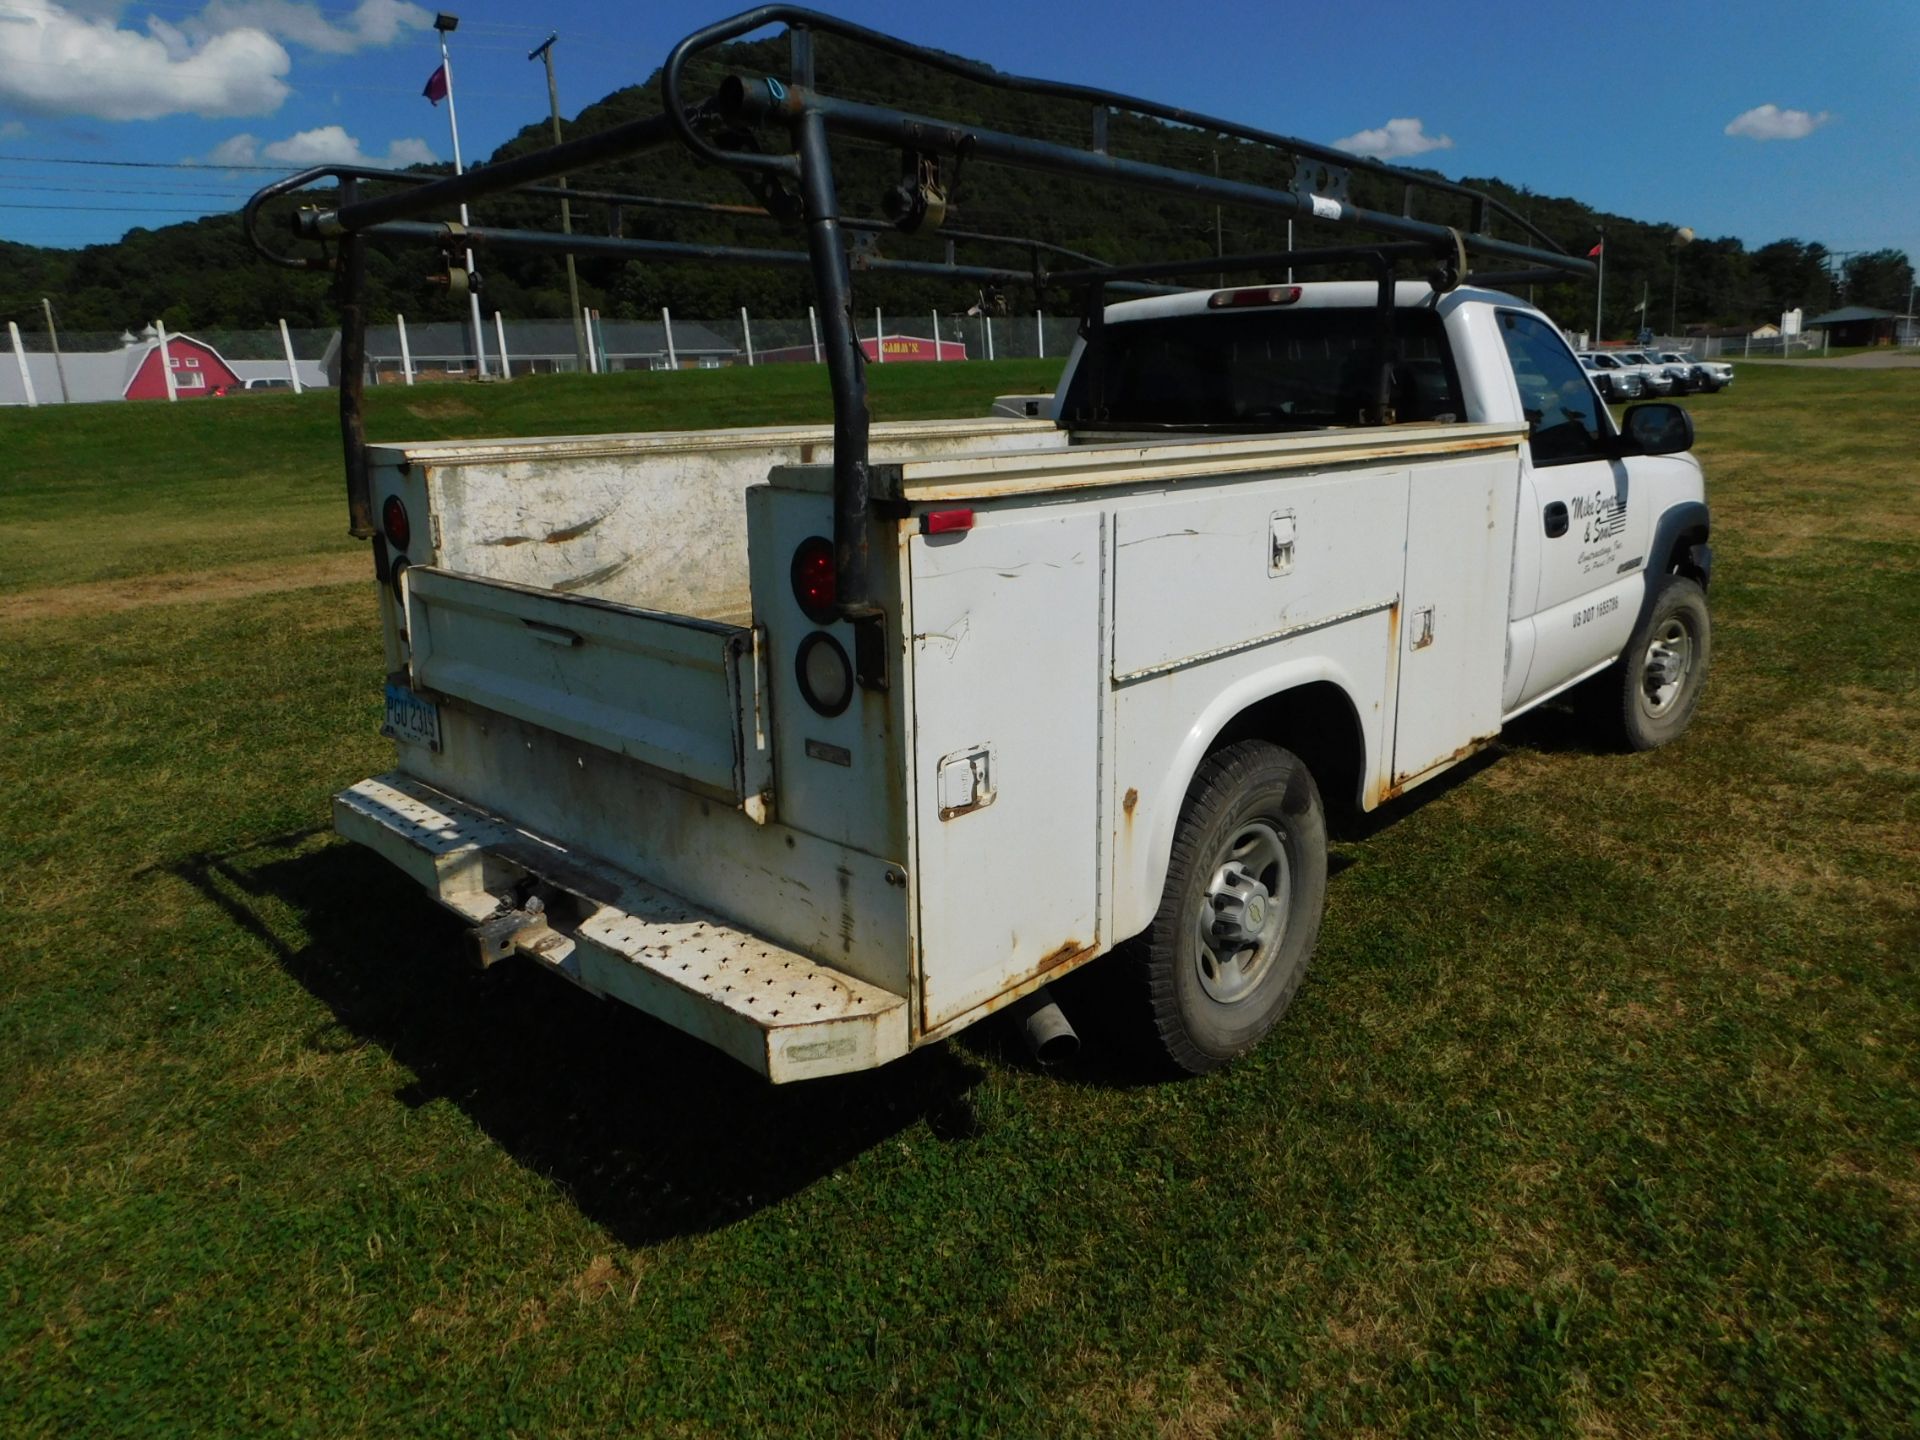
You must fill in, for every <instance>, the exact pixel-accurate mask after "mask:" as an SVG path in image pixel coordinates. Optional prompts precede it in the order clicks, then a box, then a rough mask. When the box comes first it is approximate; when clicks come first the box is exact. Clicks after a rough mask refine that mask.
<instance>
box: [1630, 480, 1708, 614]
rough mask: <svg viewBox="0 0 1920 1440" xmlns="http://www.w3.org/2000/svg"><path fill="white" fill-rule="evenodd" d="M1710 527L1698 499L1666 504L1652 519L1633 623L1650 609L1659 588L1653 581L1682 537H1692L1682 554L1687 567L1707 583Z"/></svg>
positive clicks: (1664, 570) (1705, 509)
mask: <svg viewBox="0 0 1920 1440" xmlns="http://www.w3.org/2000/svg"><path fill="white" fill-rule="evenodd" d="M1711 528H1712V527H1711V520H1710V517H1709V515H1708V513H1707V507H1706V506H1705V505H1704V504H1702V503H1701V502H1700V501H1698V500H1682V501H1681V502H1680V503H1679V504H1677V505H1669V506H1668V507H1667V508H1666V509H1665V510H1663V511H1662V512H1661V514H1660V518H1659V519H1658V520H1656V521H1654V523H1653V539H1652V540H1651V541H1650V542H1649V543H1648V545H1647V563H1646V566H1645V568H1644V571H1643V573H1644V574H1645V575H1646V577H1647V583H1646V585H1645V586H1644V587H1643V588H1642V589H1641V591H1640V615H1639V619H1638V620H1637V621H1636V622H1635V624H1636V626H1638V625H1641V624H1644V623H1645V622H1646V618H1647V615H1648V612H1650V611H1651V610H1652V609H1653V602H1654V598H1655V595H1656V592H1657V591H1658V590H1659V588H1660V587H1659V584H1658V583H1657V582H1658V581H1659V578H1660V576H1662V575H1664V574H1666V573H1667V565H1668V562H1669V561H1670V560H1671V558H1672V557H1673V554H1674V551H1675V549H1676V548H1678V547H1679V546H1680V541H1681V537H1682V536H1691V537H1692V539H1691V542H1690V544H1689V546H1688V547H1687V551H1686V553H1685V554H1684V555H1683V557H1682V558H1683V559H1684V560H1685V561H1686V564H1687V568H1688V569H1690V570H1693V571H1697V572H1698V574H1699V578H1700V583H1701V584H1702V585H1705V584H1706V583H1707V580H1708V578H1709V576H1711V574H1712V573H1713V549H1712V547H1711V546H1709V545H1708V544H1707V535H1708V533H1709V532H1710V530H1711Z"/></svg>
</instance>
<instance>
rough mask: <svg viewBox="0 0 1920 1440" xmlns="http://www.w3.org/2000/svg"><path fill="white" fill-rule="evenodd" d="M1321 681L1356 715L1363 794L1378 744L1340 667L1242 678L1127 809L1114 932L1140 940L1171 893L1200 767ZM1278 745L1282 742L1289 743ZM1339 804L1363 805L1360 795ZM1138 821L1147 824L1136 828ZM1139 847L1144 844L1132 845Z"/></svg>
mask: <svg viewBox="0 0 1920 1440" xmlns="http://www.w3.org/2000/svg"><path fill="white" fill-rule="evenodd" d="M1319 682H1326V683H1328V684H1330V685H1332V686H1333V687H1334V688H1335V689H1337V690H1338V691H1339V692H1340V694H1341V696H1342V697H1343V698H1344V699H1345V700H1346V702H1347V705H1348V707H1349V709H1350V710H1351V711H1352V713H1353V725H1354V730H1355V732H1356V733H1357V734H1358V736H1359V743H1360V750H1361V755H1360V774H1361V777H1362V781H1361V783H1362V786H1363V787H1364V785H1365V777H1366V776H1368V775H1370V774H1371V773H1372V768H1371V766H1372V754H1371V750H1372V749H1373V747H1374V746H1375V745H1377V737H1376V736H1372V735H1369V734H1368V733H1367V730H1366V727H1365V725H1364V724H1362V723H1361V720H1360V711H1359V707H1357V706H1355V705H1354V703H1353V697H1354V695H1355V694H1356V693H1357V687H1356V686H1355V684H1354V683H1353V678H1352V677H1351V676H1350V675H1348V674H1347V672H1346V670H1345V668H1344V667H1343V666H1341V665H1340V664H1339V663H1338V662H1336V661H1334V660H1332V659H1330V658H1328V657H1327V656H1324V655H1303V656H1300V657H1298V658H1296V659H1292V660H1289V661H1287V662H1286V663H1285V664H1282V665H1279V666H1276V667H1274V668H1273V669H1270V670H1261V671H1257V672H1255V673H1253V674H1251V675H1247V676H1244V677H1243V678H1241V679H1240V680H1238V681H1236V682H1235V683H1234V684H1232V685H1230V686H1228V687H1227V688H1225V689H1224V690H1221V691H1220V692H1219V693H1217V694H1215V695H1214V696H1213V697H1212V699H1211V700H1210V701H1209V702H1208V704H1207V706H1206V708H1205V709H1204V710H1202V711H1201V712H1200V713H1199V714H1198V715H1196V716H1195V717H1194V720H1193V723H1192V724H1191V725H1190V726H1189V727H1188V728H1187V730H1186V732H1185V733H1184V734H1183V735H1182V736H1181V738H1180V743H1179V745H1178V746H1177V747H1176V748H1175V750H1174V752H1173V754H1172V755H1171V756H1170V757H1168V760H1167V763H1166V765H1165V767H1164V768H1163V769H1162V771H1161V775H1160V779H1159V780H1158V782H1157V783H1155V784H1154V786H1153V787H1152V789H1151V790H1150V791H1149V792H1148V793H1147V794H1146V795H1145V796H1141V797H1137V798H1136V799H1135V805H1134V806H1132V807H1130V806H1127V805H1125V803H1124V802H1123V804H1122V810H1123V812H1124V818H1123V820H1122V823H1121V825H1120V827H1119V829H1120V832H1121V833H1120V834H1119V835H1118V836H1117V837H1116V838H1117V839H1118V841H1119V843H1118V845H1117V847H1116V853H1115V864H1114V871H1115V874H1114V881H1115V886H1114V917H1113V920H1114V924H1113V933H1114V936H1115V937H1116V938H1118V939H1125V938H1128V937H1130V936H1133V935H1137V934H1138V933H1140V931H1142V930H1144V929H1145V928H1146V927H1147V926H1148V925H1149V924H1150V923H1152V920H1153V916H1154V912H1155V911H1156V910H1158V909H1159V907H1160V892H1161V891H1162V890H1163V889H1164V888H1165V887H1166V883H1167V868H1168V866H1169V865H1170V864H1171V863H1172V860H1173V832H1174V830H1175V828H1176V827H1177V826H1178V825H1179V823H1180V812H1181V810H1182V808H1183V807H1184V805H1185V803H1186V798H1187V787H1188V786H1190V785H1191V784H1192V783H1193V777H1194V775H1195V773H1196V772H1198V770H1199V769H1200V762H1201V761H1202V760H1204V759H1205V758H1206V756H1207V753H1208V752H1209V751H1210V750H1211V749H1213V747H1214V744H1215V742H1216V741H1217V740H1218V739H1219V737H1220V735H1221V734H1222V732H1224V731H1225V730H1226V729H1227V727H1228V726H1229V725H1231V724H1232V723H1233V722H1234V721H1235V720H1236V719H1238V718H1239V717H1240V716H1241V715H1243V714H1245V713H1246V712H1247V711H1248V710H1250V709H1252V708H1253V707H1254V706H1256V705H1259V704H1261V703H1262V702H1263V701H1268V700H1272V699H1275V698H1277V697H1279V696H1281V695H1284V694H1286V693H1287V692H1288V691H1290V690H1298V689H1300V688H1302V687H1303V686H1307V685H1312V684H1316V683H1319ZM1274 738H1275V739H1276V740H1279V741H1281V742H1282V743H1284V737H1280V736H1276V737H1274ZM1318 778H1319V777H1316V779H1318ZM1339 798H1341V799H1344V800H1357V799H1358V797H1357V796H1353V797H1347V796H1342V797H1339ZM1141 805H1144V808H1145V814H1144V815H1143V816H1136V807H1139V806H1141ZM1137 819H1141V820H1144V821H1145V822H1146V823H1145V824H1144V825H1141V824H1138V823H1136V820H1137ZM1135 841H1137V842H1138V843H1131V842H1135Z"/></svg>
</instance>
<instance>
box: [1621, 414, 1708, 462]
mask: <svg viewBox="0 0 1920 1440" xmlns="http://www.w3.org/2000/svg"><path fill="white" fill-rule="evenodd" d="M1620 440H1621V446H1620V448H1621V449H1622V450H1623V451H1625V452H1626V453H1627V454H1629V455H1679V454H1682V453H1684V452H1686V451H1688V450H1691V449H1692V448H1693V416H1691V415H1689V414H1688V413H1687V412H1686V411H1685V410H1684V409H1682V408H1681V407H1680V406H1678V405H1665V404H1656V405H1630V406H1628V407H1627V413H1626V417H1625V418H1624V419H1623V420H1622V421H1621V423H1620Z"/></svg>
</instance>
